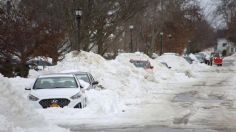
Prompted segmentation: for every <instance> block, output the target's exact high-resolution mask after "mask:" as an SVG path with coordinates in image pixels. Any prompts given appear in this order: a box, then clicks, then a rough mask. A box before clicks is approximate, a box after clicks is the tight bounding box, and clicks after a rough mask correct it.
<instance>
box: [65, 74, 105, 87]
mask: <svg viewBox="0 0 236 132" xmlns="http://www.w3.org/2000/svg"><path fill="white" fill-rule="evenodd" d="M69 74H73V75H75V77H76V79H77V80H78V81H79V82H80V83H82V81H84V82H85V83H88V84H89V86H88V87H86V90H89V89H95V88H96V87H97V86H98V87H100V88H102V86H101V85H98V84H99V82H98V81H95V79H94V77H93V76H92V74H91V73H89V72H70V73H69ZM81 80H82V81H81Z"/></svg>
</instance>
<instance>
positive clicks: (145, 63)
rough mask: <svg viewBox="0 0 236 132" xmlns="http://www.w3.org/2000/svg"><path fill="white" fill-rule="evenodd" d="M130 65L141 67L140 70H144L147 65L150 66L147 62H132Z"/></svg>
mask: <svg viewBox="0 0 236 132" xmlns="http://www.w3.org/2000/svg"><path fill="white" fill-rule="evenodd" d="M132 63H133V64H134V65H135V66H136V67H141V68H145V67H147V66H148V65H150V63H149V62H148V61H132Z"/></svg>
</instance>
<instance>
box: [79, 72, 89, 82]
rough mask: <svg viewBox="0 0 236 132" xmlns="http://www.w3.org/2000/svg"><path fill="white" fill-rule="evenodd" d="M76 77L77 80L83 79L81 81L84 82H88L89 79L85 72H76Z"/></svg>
mask: <svg viewBox="0 0 236 132" xmlns="http://www.w3.org/2000/svg"><path fill="white" fill-rule="evenodd" d="M76 78H77V79H78V80H83V81H85V82H87V83H89V84H90V80H89V77H88V75H87V74H76Z"/></svg>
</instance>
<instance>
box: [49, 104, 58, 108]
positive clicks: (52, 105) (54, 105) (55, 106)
mask: <svg viewBox="0 0 236 132" xmlns="http://www.w3.org/2000/svg"><path fill="white" fill-rule="evenodd" d="M50 107H52V108H60V105H58V104H51V105H50Z"/></svg>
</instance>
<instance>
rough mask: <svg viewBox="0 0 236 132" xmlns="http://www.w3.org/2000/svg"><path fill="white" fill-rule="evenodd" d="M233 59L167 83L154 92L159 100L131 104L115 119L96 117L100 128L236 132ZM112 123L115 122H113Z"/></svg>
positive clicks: (109, 130) (117, 131) (111, 131)
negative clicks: (193, 77) (194, 77)
mask: <svg viewBox="0 0 236 132" xmlns="http://www.w3.org/2000/svg"><path fill="white" fill-rule="evenodd" d="M234 61H235V60H233V59H232V58H231V59H230V58H229V59H227V60H226V61H225V65H224V67H223V68H218V67H214V68H211V69H204V70H203V69H202V70H200V71H198V75H197V76H198V77H197V78H198V79H197V80H195V81H193V82H190V83H189V82H188V83H186V82H185V83H168V84H166V86H167V87H166V88H164V89H165V92H162V93H158V92H155V93H152V94H155V95H156V96H157V97H159V99H160V101H159V102H158V103H153V104H140V105H139V107H136V106H133V107H132V106H129V107H127V110H126V111H125V113H122V114H121V115H119V116H116V118H105V119H99V120H97V119H96V121H98V122H100V125H102V124H103V127H104V128H101V129H100V131H107V132H113V131H114V132H123V131H148V132H154V131H160V132H179V131H181V132H182V131H184V132H185V131H186V132H190V131H199V132H204V131H205V132H210V131H224V132H231V131H232V132H233V131H235V130H236V128H235V125H234V122H235V120H236V117H235V116H236V107H235V100H236V94H235V93H236V90H235V85H234V83H235V79H236V78H235V73H236V71H235V65H234V63H233V62H234ZM162 99H166V100H165V101H166V102H164V101H161V100H162ZM133 105H134V104H133ZM160 107H161V108H160ZM122 115H123V116H122ZM117 117H120V118H122V117H123V118H122V119H123V121H124V119H127V117H128V119H127V121H128V122H126V123H124V122H119V120H115V121H114V119H117ZM145 119H146V120H145ZM104 120H106V121H105V122H104ZM111 122H115V123H114V124H110V123H111ZM114 125H115V126H114ZM163 126H164V127H163ZM69 127H71V128H72V130H74V131H78V130H81V128H84V131H85V132H90V131H91V132H92V131H95V129H97V128H95V129H94V126H93V127H91V126H90V127H89V126H86V124H82V125H81V124H80V125H73V126H69ZM86 127H88V128H86ZM100 127H101V126H100ZM92 128H93V129H92ZM97 131H98V130H97Z"/></svg>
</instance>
